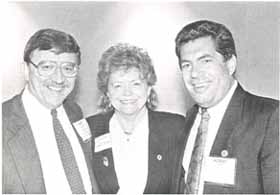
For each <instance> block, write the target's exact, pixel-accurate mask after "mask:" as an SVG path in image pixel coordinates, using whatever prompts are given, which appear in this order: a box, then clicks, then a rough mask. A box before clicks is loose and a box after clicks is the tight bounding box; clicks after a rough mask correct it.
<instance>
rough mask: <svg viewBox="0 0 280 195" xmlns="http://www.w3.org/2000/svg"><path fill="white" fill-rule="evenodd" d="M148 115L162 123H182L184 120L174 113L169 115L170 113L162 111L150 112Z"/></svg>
mask: <svg viewBox="0 0 280 195" xmlns="http://www.w3.org/2000/svg"><path fill="white" fill-rule="evenodd" d="M150 115H151V116H153V118H155V119H158V120H160V121H163V122H165V123H166V122H170V121H173V122H179V123H181V122H184V120H185V118H184V117H183V116H182V115H180V114H176V113H171V112H163V111H150Z"/></svg>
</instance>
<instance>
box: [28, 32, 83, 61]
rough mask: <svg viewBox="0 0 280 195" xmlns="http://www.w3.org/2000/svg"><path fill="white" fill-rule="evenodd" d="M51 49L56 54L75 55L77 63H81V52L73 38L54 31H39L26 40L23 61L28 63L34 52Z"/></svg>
mask: <svg viewBox="0 0 280 195" xmlns="http://www.w3.org/2000/svg"><path fill="white" fill-rule="evenodd" d="M36 49H38V50H50V49H53V50H54V52H55V53H56V54H60V53H76V54H77V57H78V63H79V64H80V63H81V52H80V47H79V45H78V43H77V41H76V40H75V39H74V37H73V36H71V35H70V34H67V33H65V32H62V31H58V30H55V29H50V28H48V29H41V30H39V31H37V32H36V33H35V34H34V35H32V37H31V38H30V39H29V40H28V42H27V44H26V46H25V49H24V57H23V58H24V61H25V62H30V54H31V53H32V52H33V51H34V50H36Z"/></svg>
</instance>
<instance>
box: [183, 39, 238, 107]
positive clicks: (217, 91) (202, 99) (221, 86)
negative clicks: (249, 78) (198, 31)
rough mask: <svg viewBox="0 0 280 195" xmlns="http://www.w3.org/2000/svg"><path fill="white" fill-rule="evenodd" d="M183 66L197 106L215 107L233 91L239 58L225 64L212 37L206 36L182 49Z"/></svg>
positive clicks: (189, 88)
mask: <svg viewBox="0 0 280 195" xmlns="http://www.w3.org/2000/svg"><path fill="white" fill-rule="evenodd" d="M180 64H181V67H182V73H183V77H184V82H185V85H186V87H187V89H188V91H189V93H190V95H191V96H192V98H193V99H194V100H195V101H196V103H197V104H198V105H200V106H202V107H206V108H207V107H211V106H214V105H216V104H217V103H218V102H220V101H221V100H222V99H223V98H224V96H225V95H226V94H227V92H228V90H229V89H230V87H231V85H232V82H233V77H232V74H233V72H234V70H235V65H236V61H235V57H232V58H231V59H229V60H228V61H224V58H223V56H222V55H221V54H220V53H218V52H217V51H216V48H215V44H214V41H213V40H212V39H211V37H202V38H198V39H196V40H193V41H190V42H187V43H185V44H183V45H182V46H181V50H180Z"/></svg>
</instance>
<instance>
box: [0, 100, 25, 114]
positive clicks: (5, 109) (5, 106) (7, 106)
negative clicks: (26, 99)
mask: <svg viewBox="0 0 280 195" xmlns="http://www.w3.org/2000/svg"><path fill="white" fill-rule="evenodd" d="M20 101H21V95H15V96H14V97H12V98H11V99H9V100H7V101H5V102H3V103H2V115H3V117H5V118H6V117H9V116H10V115H11V114H12V112H13V110H14V108H18V106H17V104H20Z"/></svg>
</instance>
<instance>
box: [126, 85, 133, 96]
mask: <svg viewBox="0 0 280 195" xmlns="http://www.w3.org/2000/svg"><path fill="white" fill-rule="evenodd" d="M131 94H132V90H131V86H130V85H126V86H125V88H124V95H125V96H130V95H131Z"/></svg>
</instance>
